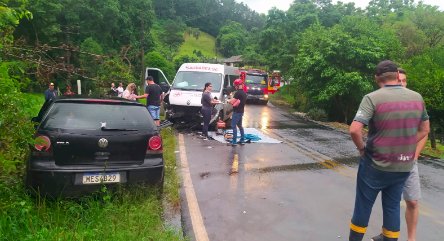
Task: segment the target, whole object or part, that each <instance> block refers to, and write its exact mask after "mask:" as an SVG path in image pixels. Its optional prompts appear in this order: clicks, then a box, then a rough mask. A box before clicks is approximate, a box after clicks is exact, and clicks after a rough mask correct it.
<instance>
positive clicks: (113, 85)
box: [108, 82, 117, 96]
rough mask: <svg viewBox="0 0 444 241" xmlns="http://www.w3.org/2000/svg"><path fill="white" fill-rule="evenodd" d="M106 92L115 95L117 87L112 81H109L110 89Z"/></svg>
mask: <svg viewBox="0 0 444 241" xmlns="http://www.w3.org/2000/svg"><path fill="white" fill-rule="evenodd" d="M108 94H109V95H110V96H117V88H116V85H115V84H114V82H113V83H111V89H110V90H109V92H108Z"/></svg>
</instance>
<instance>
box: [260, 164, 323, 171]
mask: <svg viewBox="0 0 444 241" xmlns="http://www.w3.org/2000/svg"><path fill="white" fill-rule="evenodd" d="M321 169H327V167H325V166H323V165H321V163H319V162H313V163H302V164H293V165H282V166H272V167H263V168H256V169H254V170H253V171H256V172H259V173H270V172H285V171H287V172H289V171H314V170H321Z"/></svg>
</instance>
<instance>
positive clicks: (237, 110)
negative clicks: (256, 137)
mask: <svg viewBox="0 0 444 241" xmlns="http://www.w3.org/2000/svg"><path fill="white" fill-rule="evenodd" d="M233 84H234V87H235V88H236V93H235V94H234V96H233V98H232V99H231V100H230V103H231V104H232V105H233V116H232V117H231V127H232V128H233V140H232V141H231V145H232V146H236V145H237V127H239V131H240V134H241V137H240V141H239V144H244V143H245V133H244V128H243V127H242V118H243V116H244V108H245V102H246V101H247V94H245V92H244V90H243V85H244V83H243V81H242V80H241V79H236V80H235V81H234V83H233ZM236 126H237V127H236Z"/></svg>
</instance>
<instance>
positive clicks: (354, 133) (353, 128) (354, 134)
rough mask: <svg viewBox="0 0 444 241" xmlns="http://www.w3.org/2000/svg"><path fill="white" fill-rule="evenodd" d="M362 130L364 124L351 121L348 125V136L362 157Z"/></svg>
mask: <svg viewBox="0 0 444 241" xmlns="http://www.w3.org/2000/svg"><path fill="white" fill-rule="evenodd" d="M363 128H364V124H362V123H361V122H359V121H353V122H352V123H351V125H350V136H351V138H352V140H353V143H355V145H356V149H358V150H359V154H360V155H361V156H362V155H364V150H365V144H364V141H363V140H362V129H363Z"/></svg>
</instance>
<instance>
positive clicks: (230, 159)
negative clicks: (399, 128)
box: [178, 104, 444, 241]
mask: <svg viewBox="0 0 444 241" xmlns="http://www.w3.org/2000/svg"><path fill="white" fill-rule="evenodd" d="M243 123H244V127H254V128H257V129H259V130H261V131H262V132H264V133H265V134H267V135H268V136H269V137H272V138H275V139H278V140H280V141H282V143H280V144H259V143H251V144H246V145H244V146H237V147H231V146H227V145H225V144H223V143H220V142H217V141H215V140H209V141H205V140H202V139H199V138H198V137H197V133H196V132H192V131H191V132H181V133H179V135H178V137H179V147H178V149H179V154H178V160H179V161H178V162H179V166H180V168H179V169H180V172H181V175H182V181H183V183H182V190H181V193H182V200H183V202H182V219H183V225H184V231H185V234H186V235H187V236H188V237H190V238H191V239H192V240H227V241H235V240H242V241H244V240H245V241H247V240H248V241H250V240H264V241H280V240H296V241H324V240H325V241H329V240H348V233H349V223H350V219H351V215H352V211H353V204H354V196H355V179H356V172H357V161H358V153H357V151H356V149H355V147H354V145H353V143H352V141H351V139H350V137H349V135H348V134H345V133H343V132H340V131H337V130H332V129H329V128H326V127H323V126H320V125H316V124H313V123H311V122H307V121H304V120H302V119H300V118H297V117H295V116H293V115H290V114H289V113H287V112H286V111H283V110H281V109H279V108H277V107H274V106H273V105H271V104H268V106H261V105H251V104H250V105H247V106H246V113H245V116H244V122H243ZM443 169H444V161H442V160H422V161H421V162H420V164H419V170H420V177H421V184H422V191H423V193H422V194H423V200H421V202H420V205H421V210H420V220H419V225H418V239H417V240H423V241H442V240H444V232H443V231H442V230H443V229H444V205H443V200H444V175H443V173H444V172H443ZM401 205H402V207H403V209H402V211H401V217H402V219H401V223H402V224H401V225H402V226H401V238H400V239H399V240H406V239H407V238H406V225H405V220H404V208H405V204H404V202H402V203H401ZM381 225H382V210H381V201H380V198H379V197H378V200H377V201H376V203H375V206H374V208H373V213H372V216H371V219H370V223H369V227H368V229H367V234H366V236H365V238H364V240H370V238H371V237H372V236H373V235H376V234H379V233H380V231H381Z"/></svg>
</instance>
